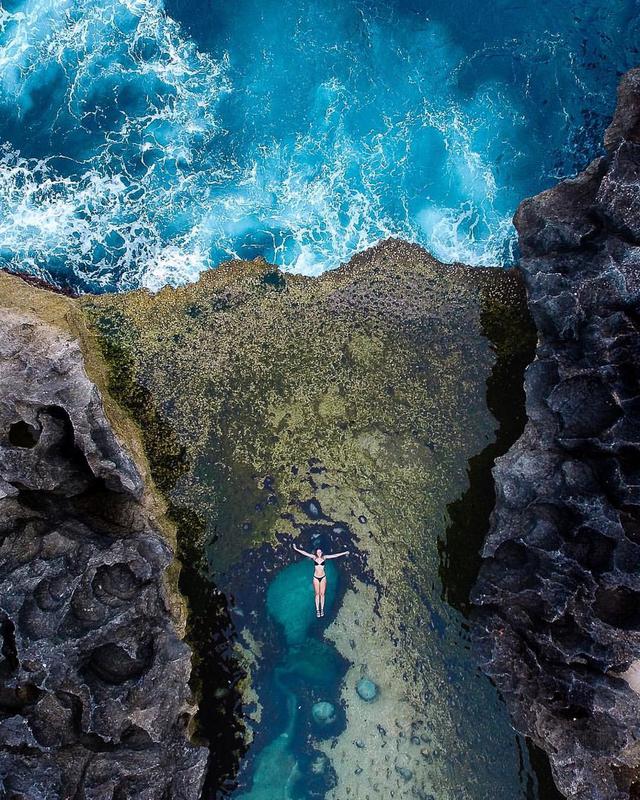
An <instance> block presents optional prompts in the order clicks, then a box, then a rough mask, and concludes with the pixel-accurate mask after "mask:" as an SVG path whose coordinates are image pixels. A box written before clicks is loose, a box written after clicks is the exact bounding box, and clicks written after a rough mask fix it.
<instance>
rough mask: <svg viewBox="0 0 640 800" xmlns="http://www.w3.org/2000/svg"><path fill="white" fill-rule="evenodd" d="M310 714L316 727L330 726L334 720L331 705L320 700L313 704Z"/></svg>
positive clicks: (334, 711) (333, 709)
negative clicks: (316, 724)
mask: <svg viewBox="0 0 640 800" xmlns="http://www.w3.org/2000/svg"><path fill="white" fill-rule="evenodd" d="M311 714H312V716H313V719H314V720H315V722H317V723H318V725H331V724H332V723H333V722H335V719H336V708H335V706H334V705H333V703H328V702H327V701H326V700H321V701H320V702H319V703H314V704H313V706H312V708H311Z"/></svg>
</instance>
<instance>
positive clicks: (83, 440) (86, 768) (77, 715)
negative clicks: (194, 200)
mask: <svg viewBox="0 0 640 800" xmlns="http://www.w3.org/2000/svg"><path fill="white" fill-rule="evenodd" d="M0 529H1V530H0V536H1V545H0V548H1V549H0V630H1V633H2V648H1V655H0V674H1V684H0V786H1V787H2V788H1V789H0V794H1V796H2V797H7V798H29V800H44V799H45V798H46V799H47V800H54V798H55V799H56V800H57V798H65V797H82V798H87V800H89V798H91V800H102V798H122V800H125V798H133V797H135V798H148V800H151V798H163V799H164V798H185V800H186V798H197V797H198V796H199V790H200V785H201V782H202V777H203V773H204V768H205V764H206V751H205V750H204V749H202V748H198V747H195V746H194V745H192V744H191V743H190V742H189V738H188V734H187V726H188V725H189V722H190V720H191V717H192V715H193V712H194V708H193V705H192V700H191V696H190V692H189V688H188V685H187V681H188V676H189V672H190V652H189V650H188V648H187V646H186V645H185V644H184V643H183V642H182V641H181V640H180V638H179V637H178V635H177V632H176V629H175V623H174V620H173V617H172V612H171V604H170V598H169V596H168V593H167V590H166V588H165V584H164V571H165V569H166V567H167V565H168V564H169V563H170V561H171V559H172V552H171V548H170V547H169V545H168V544H167V543H166V542H165V540H164V538H163V536H162V535H161V533H160V531H159V529H158V528H157V526H156V525H155V524H154V522H153V520H152V518H151V516H150V513H149V511H148V510H147V507H146V504H145V502H144V496H143V485H142V480H141V477H140V475H139V473H138V470H137V468H136V466H135V465H134V463H133V462H132V460H131V459H130V458H129V456H128V455H127V454H126V453H125V451H124V450H123V448H122V447H121V445H120V444H119V442H118V440H117V439H116V437H115V436H114V434H113V432H112V429H111V427H110V425H109V423H108V421H107V419H106V417H105V415H104V412H103V409H102V404H101V401H100V397H99V395H98V391H97V389H96V387H95V386H94V385H93V383H92V382H91V381H90V380H89V379H88V377H87V375H86V373H85V370H84V367H83V359H82V355H81V351H80V348H79V346H78V344H77V343H76V342H75V341H73V339H71V338H70V337H68V336H67V335H66V334H64V333H62V332H61V331H60V330H58V329H56V328H55V327H52V326H49V325H47V324H44V323H43V322H42V321H40V320H38V319H37V318H36V317H31V316H29V315H26V314H20V313H17V312H14V311H11V310H7V309H3V316H2V320H1V322H0Z"/></svg>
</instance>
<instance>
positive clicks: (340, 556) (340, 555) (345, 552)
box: [325, 550, 349, 558]
mask: <svg viewBox="0 0 640 800" xmlns="http://www.w3.org/2000/svg"><path fill="white" fill-rule="evenodd" d="M348 555H349V551H348V550H345V551H344V553H333V554H332V555H328V556H325V558H342V556H348Z"/></svg>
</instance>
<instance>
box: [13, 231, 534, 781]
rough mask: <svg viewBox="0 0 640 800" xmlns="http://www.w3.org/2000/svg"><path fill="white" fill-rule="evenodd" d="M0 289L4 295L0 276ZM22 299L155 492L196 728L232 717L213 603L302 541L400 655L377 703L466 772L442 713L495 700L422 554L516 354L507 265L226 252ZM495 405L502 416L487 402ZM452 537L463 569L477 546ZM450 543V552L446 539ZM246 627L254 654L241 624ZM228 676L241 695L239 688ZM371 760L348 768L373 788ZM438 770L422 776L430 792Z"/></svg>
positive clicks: (491, 422)
mask: <svg viewBox="0 0 640 800" xmlns="http://www.w3.org/2000/svg"><path fill="white" fill-rule="evenodd" d="M7 280H9V281H11V282H12V283H11V287H12V288H11V291H12V292H14V293H17V295H20V293H21V292H22V289H16V288H15V287H16V284H15V281H16V279H13V278H10V279H7ZM18 283H19V281H18ZM34 292H35V293H36V295H37V297H38V300H37V302H38V303H39V304H40V308H39V310H38V313H40V314H43V315H44V316H51V315H53V316H55V318H56V319H59V320H61V324H64V325H67V326H68V327H71V328H72V329H73V330H74V331H75V332H76V335H77V336H78V337H79V339H80V340H81V342H82V344H83V348H84V349H85V351H86V353H87V354H88V358H87V363H88V369H89V370H90V371H92V372H93V373H94V374H95V376H96V383H97V385H98V386H99V387H100V388H101V390H102V391H103V395H104V398H105V405H106V408H107V413H108V414H109V416H110V417H111V418H112V419H113V420H115V427H116V428H117V430H118V431H119V432H121V434H122V435H123V436H124V438H125V439H126V440H127V441H129V442H131V447H132V449H133V450H136V451H137V456H138V458H137V460H138V461H139V462H148V465H149V470H147V477H148V478H149V476H152V477H153V482H154V484H155V486H156V487H157V489H158V490H159V491H158V492H157V493H152V495H151V496H152V497H157V503H158V504H159V506H161V505H162V504H163V502H166V504H167V507H168V509H169V517H170V520H171V523H170V524H168V525H167V531H168V535H170V536H171V535H172V533H171V530H172V526H175V528H176V529H177V542H178V555H179V558H180V560H181V562H182V579H181V588H182V590H183V591H184V592H185V593H186V594H187V597H188V600H189V603H190V608H191V612H190V618H189V626H188V632H189V635H190V638H191V641H192V643H193V644H194V646H195V648H196V655H195V661H194V675H195V676H196V684H197V683H198V682H199V681H200V682H201V684H202V694H201V698H202V700H203V707H204V708H205V712H206V706H207V703H209V706H210V712H211V714H210V715H211V718H212V719H213V720H214V721H213V722H212V723H211V724H212V726H213V727H216V726H217V727H218V728H220V727H221V724H220V717H219V707H220V706H221V705H222V706H224V704H225V703H226V708H227V712H225V713H227V714H233V713H234V711H233V709H234V708H235V707H236V701H235V700H234V692H233V691H231V692H227V694H226V695H224V694H223V693H221V692H220V691H218V690H217V689H216V690H215V691H213V690H214V689H215V688H216V687H215V680H217V678H216V677H215V676H213V677H212V655H211V654H212V652H213V651H214V650H215V648H216V647H218V645H217V644H216V643H215V642H214V639H215V636H214V633H213V632H215V631H216V630H223V629H225V627H226V628H227V629H231V628H230V627H229V626H230V618H229V615H228V611H227V609H226V600H225V597H226V596H231V595H232V594H234V593H235V595H236V602H239V603H242V602H244V601H245V600H246V599H247V598H248V597H252V596H253V597H255V598H258V597H259V596H260V592H262V591H264V590H265V589H266V586H267V584H268V583H269V581H270V580H271V579H272V578H273V574H270V571H272V570H273V569H274V568H277V567H278V566H279V565H284V564H288V563H290V561H291V557H292V551H291V547H290V542H291V541H292V540H293V539H297V541H298V542H299V544H301V546H303V547H306V548H309V547H311V546H313V543H314V542H316V540H318V537H319V540H321V541H322V546H323V547H324V549H329V550H338V549H350V550H352V557H351V561H347V562H340V564H339V570H340V573H341V574H345V575H346V576H348V575H349V574H353V575H355V574H356V573H357V574H358V575H359V576H360V578H362V577H363V576H364V575H365V574H366V575H367V576H368V578H367V580H368V581H369V582H370V581H371V580H373V581H374V582H375V586H376V587H377V589H376V593H377V598H378V599H377V600H374V601H373V602H374V603H375V604H377V613H378V617H375V616H374V617H373V618H372V620H373V621H372V623H371V625H372V626H373V627H372V631H373V630H374V628H375V631H374V633H375V636H374V639H373V641H378V640H379V641H383V640H384V641H386V642H388V643H389V646H390V647H391V648H392V649H391V650H390V651H389V652H393V651H394V650H393V649H394V648H397V649H399V650H400V651H401V652H402V653H403V657H402V662H399V661H398V662H397V663H395V661H394V659H395V657H391V656H390V657H389V659H388V662H389V663H384V664H381V665H378V666H379V667H380V669H379V670H378V669H377V670H376V682H377V683H379V685H380V692H381V695H380V696H381V697H383V698H387V699H386V700H385V702H386V703H387V704H389V707H392V704H393V703H394V702H396V701H395V700H394V699H393V698H394V697H396V695H395V694H394V693H393V692H391V693H390V692H389V682H394V681H395V682H396V683H397V682H398V681H400V682H402V683H403V684H405V683H406V687H404V688H403V697H406V698H407V702H408V703H412V704H413V705H412V706H411V707H412V708H416V709H417V708H418V707H419V706H420V704H422V705H424V702H425V697H427V696H431V697H432V698H433V702H432V704H431V706H430V712H429V713H431V719H432V720H433V725H434V726H435V727H438V728H439V737H440V741H439V748H440V749H441V750H446V748H450V750H451V753H460V757H459V758H458V757H457V756H455V755H453V756H452V755H450V757H449V761H450V762H451V769H453V770H456V769H457V770H458V771H459V773H460V775H459V780H461V781H463V782H464V780H466V778H464V777H463V776H462V775H463V773H464V775H467V774H468V776H469V777H468V780H469V781H473V780H476V778H473V771H474V770H476V769H477V765H475V766H474V761H473V758H469V759H466V756H465V755H464V754H465V753H469V752H473V748H474V747H478V748H481V747H482V745H480V744H478V743H477V742H475V739H474V735H473V734H469V737H470V738H469V739H468V740H464V737H463V740H461V739H460V734H459V726H460V720H462V719H463V718H464V716H465V715H468V713H469V697H470V696H472V697H475V698H476V699H477V698H480V700H478V703H480V705H482V704H483V703H484V711H482V709H479V710H478V713H485V712H486V711H487V708H489V707H491V708H492V709H493V705H492V704H493V703H494V700H493V699H491V698H492V697H493V695H491V690H490V689H487V687H486V686H485V687H484V688H482V689H480V690H478V689H477V687H475V685H472V682H473V680H475V678H472V677H470V675H471V672H472V669H471V667H470V666H469V663H468V655H465V654H464V652H463V651H465V652H466V650H465V648H466V645H465V644H464V635H463V627H462V623H461V621H460V619H459V617H458V616H457V612H454V611H453V610H452V608H451V607H450V606H448V605H447V604H446V603H444V602H443V595H444V594H445V593H447V595H449V594H451V595H452V596H454V595H455V596H464V595H465V592H466V591H467V589H466V584H467V583H468V581H469V578H470V576H469V575H466V574H465V575H464V580H463V586H462V589H460V587H458V589H457V591H456V592H451V591H450V589H449V588H448V587H444V588H443V586H442V585H441V578H442V577H444V578H445V580H447V581H453V582H455V581H456V580H457V577H456V576H457V574H458V573H459V574H460V575H461V576H462V575H463V573H464V569H461V570H457V569H456V565H455V563H454V564H453V566H452V565H451V564H449V565H448V568H447V569H444V570H443V569H442V558H443V556H442V551H443V548H444V549H445V550H446V540H447V537H448V535H449V534H448V533H447V529H448V526H449V525H450V524H451V518H450V516H449V513H448V509H449V508H450V507H451V504H453V503H456V502H458V503H460V502H461V498H464V497H468V499H469V502H468V503H466V505H465V504H463V506H462V511H460V510H458V512H456V513H457V515H458V516H460V515H461V514H463V515H464V516H465V517H467V518H470V519H471V525H473V517H474V508H472V507H471V506H473V504H474V502H475V501H474V494H473V492H472V491H471V492H470V488H469V481H468V474H469V473H468V470H469V462H470V459H473V458H474V457H475V458H477V457H479V454H482V453H485V454H488V453H490V452H491V453H493V451H490V449H488V448H490V447H491V446H492V443H493V442H494V440H495V435H496V429H497V427H498V424H497V421H496V419H495V418H494V416H493V415H492V413H491V411H490V409H489V406H488V404H487V387H488V382H489V386H490V382H491V380H492V376H493V380H494V383H495V380H496V375H498V376H501V375H504V376H507V377H508V376H509V375H511V377H513V375H515V376H516V378H518V376H519V370H520V371H521V368H522V366H523V364H524V361H525V360H526V357H527V353H529V352H530V351H531V335H532V331H531V327H530V324H529V320H528V314H527V312H526V304H525V298H524V291H523V288H522V285H521V282H520V280H519V278H518V275H517V273H515V272H514V271H503V270H489V269H472V268H467V267H464V266H461V265H443V264H440V263H439V262H437V261H436V260H435V259H433V258H431V257H430V256H429V255H428V254H427V253H425V252H424V251H423V250H422V249H421V248H419V247H417V246H413V245H409V244H406V243H403V242H399V241H389V242H386V243H383V244H381V245H380V246H378V247H376V248H373V249H371V250H369V251H367V252H366V253H363V254H362V255H360V256H357V257H356V258H354V259H353V260H352V261H351V262H350V263H349V264H348V265H345V266H344V267H342V268H340V269H338V270H336V271H334V272H331V273H326V274H324V275H323V276H321V277H319V278H306V277H302V276H296V275H289V274H283V273H281V272H278V271H277V270H274V269H273V267H271V266H269V265H268V264H266V263H264V262H262V261H254V262H232V263H229V264H226V265H223V266H222V267H220V268H219V269H217V270H215V271H211V272H207V273H204V274H203V275H202V276H201V277H200V279H199V281H198V282H197V283H194V284H190V285H187V286H183V287H179V288H165V289H163V290H162V291H160V292H159V293H157V294H151V293H149V292H147V291H136V292H132V293H127V294H121V295H102V296H99V297H95V296H84V297H82V298H79V299H70V298H66V297H64V298H63V297H59V296H54V295H50V294H49V293H47V292H43V293H42V294H43V295H44V296H45V298H44V299H43V298H42V296H41V295H39V294H38V292H40V290H35V289H33V288H32V287H29V289H28V293H29V302H34V301H33V296H34V295H33V293H34ZM47 298H49V299H47ZM14 301H15V302H17V303H24V302H25V298H24V297H22V296H21V297H17V298H13V299H11V298H9V300H7V302H9V303H11V302H14ZM496 370H498V372H496ZM500 370H502V371H501V372H500ZM518 379H519V378H518ZM500 380H502V378H500ZM495 388H496V387H495V386H494V391H495ZM498 390H499V387H498ZM498 394H499V391H498ZM505 408H506V410H505ZM500 413H503V416H504V415H506V416H507V417H508V415H509V413H510V412H509V407H508V403H507V404H506V406H505V404H503V407H502V409H501V411H500ZM514 413H516V411H515V410H514ZM518 413H519V412H518ZM507 444H508V443H507ZM490 460H491V459H490V458H485V459H484V461H482V469H483V470H484V472H485V473H487V470H488V469H489V468H490ZM149 484H150V485H151V483H150V482H149ZM481 513H482V514H484V513H485V510H482V512H481ZM461 530H462V531H464V530H466V529H465V528H464V527H460V526H458V538H459V539H460V531H461ZM464 535H466V534H464ZM314 537H315V538H314ZM439 544H440V548H439ZM469 549H470V552H469V558H471V559H473V558H474V557H475V550H477V542H475V541H473V542H472V541H470V543H469ZM456 552H457V553H458V556H457V557H458V558H459V557H460V554H461V553H462V558H463V559H465V560H466V557H467V554H466V552H465V544H464V536H463V540H462V542H460V541H458V542H457V544H456ZM254 564H255V567H254ZM265 565H266V566H267V567H268V569H263V567H265ZM308 566H310V565H308ZM471 577H473V576H471ZM243 581H244V583H243ZM216 586H217V587H218V588H219V589H221V590H222V593H220V592H218V590H217V589H216V588H215V587H216ZM341 591H344V586H343V588H342V590H341ZM367 596H368V595H367ZM243 598H244V600H243ZM361 598H364V595H363V594H361ZM247 602H248V601H247ZM256 602H257V600H256ZM310 602H312V595H311V598H310ZM347 606H348V608H349V611H348V613H349V614H351V613H352V611H351V610H352V609H353V614H354V615H355V616H354V619H353V625H357V624H358V618H359V616H362V617H363V616H364V615H365V614H366V613H368V611H369V610H370V609H368V608H365V607H362V608H360V606H358V603H357V602H356V601H355V600H354V601H349V603H348V604H347ZM339 613H341V612H339ZM346 613H347V612H346V611H345V614H346ZM345 620H346V617H344V619H343V623H344V621H345ZM336 624H337V628H336V629H335V630H334V631H333V634H332V636H333V640H334V641H335V642H336V646H337V647H338V650H339V651H340V652H341V653H342V655H343V656H344V657H346V658H347V659H352V658H359V659H361V661H362V663H360V664H357V665H355V666H354V668H356V667H357V669H359V670H361V671H360V675H362V674H364V673H363V670H366V668H368V667H369V666H370V665H369V664H368V663H365V662H366V661H367V660H368V656H367V655H366V650H365V651H363V650H362V648H361V647H360V645H359V644H358V641H356V644H355V649H354V647H352V645H351V644H350V639H351V638H352V637H351V634H350V631H349V630H347V629H346V627H345V624H346V623H345V624H343V626H342V628H341V627H340V624H341V623H340V618H339V619H338V620H337V623H336ZM247 630H249V629H247ZM374 633H371V635H372V636H373V635H374ZM250 634H251V637H253V638H252V640H253V641H254V643H255V645H256V647H258V648H263V647H267V648H268V646H269V644H270V643H269V642H261V641H260V628H259V627H258V628H256V629H251V630H250ZM375 637H377V639H376V638H375ZM380 637H382V638H380ZM365 638H366V637H364V634H363V636H362V641H365ZM216 652H218V651H216ZM380 652H381V653H384V652H386V650H385V647H382V648H381V650H380ZM354 653H358V655H357V656H355V655H354ZM370 655H371V657H373V655H374V654H373V651H371V653H370ZM375 655H376V656H377V655H378V654H377V653H376V654H375ZM380 657H382V656H380ZM465 659H467V660H466V661H465ZM255 661H256V657H255V656H252V657H251V658H249V659H248V663H249V662H251V663H253V662H255ZM391 662H394V663H391ZM256 663H257V662H256ZM456 671H457V672H456ZM452 676H453V677H452ZM218 677H219V676H218ZM353 678H354V679H353V680H351V679H352V676H349V680H351V684H350V686H351V689H350V691H351V692H353V686H354V685H355V682H356V680H357V677H355V676H353ZM207 681H208V683H207ZM452 686H455V687H456V693H455V694H452V689H451V687H452ZM465 686H466V688H465ZM237 687H238V689H237V690H234V691H240V689H241V690H242V691H243V692H247V693H248V692H249V681H248V679H247V678H246V677H243V678H242V679H238V682H237ZM460 687H462V689H461V688H460ZM469 693H470V694H469ZM474 693H475V694H474ZM483 693H484V694H483ZM214 695H215V701H212V700H211V698H212V697H214ZM225 697H226V698H228V699H224V698H225ZM482 698H484V699H482ZM356 699H357V698H356ZM403 702H404V700H403ZM474 702H475V700H474ZM496 702H497V701H496ZM360 703H361V706H366V707H368V704H362V702H361V701H360ZM487 704H488V705H487ZM378 706H379V703H374V704H371V708H372V709H373V708H378ZM471 710H472V712H473V709H471ZM494 711H495V709H494V710H492V711H491V713H494ZM205 712H203V711H201V714H202V713H205ZM347 712H348V709H347ZM495 713H496V714H498V715H499V714H500V713H502V712H501V711H500V710H499V709H498V711H495ZM216 714H218V716H217V717H216ZM205 716H206V713H205ZM347 718H349V713H347ZM216 719H217V722H216ZM348 724H352V723H351V722H349V723H348ZM500 725H501V726H502V723H500ZM205 727H206V726H205ZM503 727H504V730H507V727H506V722H505V725H504V726H503ZM501 730H503V728H501ZM238 735H240V730H238V731H236V732H235V733H234V732H233V731H232V732H231V734H230V736H238ZM363 735H364V734H363ZM465 735H466V734H465ZM500 735H501V736H502V735H503V734H500ZM504 735H505V736H506V733H505V734H504ZM347 745H348V742H347V743H346V744H345V747H346V746H347ZM225 746H226V745H225ZM496 746H498V745H496ZM465 748H466V749H465ZM339 749H340V748H338V751H339ZM483 752H484V751H483ZM328 755H329V757H331V755H330V754H328ZM483 757H484V756H483ZM465 759H466V760H465ZM461 765H464V766H461ZM383 766H384V759H382V758H381V759H380V765H379V768H380V769H383ZM377 769H378V767H375V768H374V767H372V768H371V769H370V770H369V771H368V773H367V772H365V773H363V774H365V775H367V774H368V777H367V780H370V781H375V780H378V779H380V776H377V772H376V770H377ZM384 769H385V770H386V769H387V768H386V767H384ZM385 774H386V773H385ZM389 774H392V775H395V776H397V775H398V773H397V772H395V771H394V770H393V769H391V770H390V773H389ZM434 775H435V773H434ZM345 776H346V773H344V774H342V773H339V776H338V777H339V780H342V781H343V782H344V781H345V780H346V777H345ZM376 776H377V777H376ZM363 779H364V778H363ZM400 779H401V776H400ZM448 780H449V778H447V777H446V775H444V774H442V773H438V775H436V776H435V777H433V786H434V787H435V788H437V789H438V791H440V792H441V794H442V796H443V797H446V796H447V792H446V791H445V789H446V786H447V785H448V784H447V781H448ZM451 780H455V777H452V778H451ZM443 787H444V788H443ZM387 789H388V790H389V791H391V790H394V791H395V789H394V787H393V786H392V785H389V786H387ZM354 791H355V789H354Z"/></svg>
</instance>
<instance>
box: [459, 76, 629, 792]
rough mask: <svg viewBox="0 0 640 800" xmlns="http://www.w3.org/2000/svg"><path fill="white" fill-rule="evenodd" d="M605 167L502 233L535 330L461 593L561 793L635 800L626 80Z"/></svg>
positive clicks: (519, 720)
mask: <svg viewBox="0 0 640 800" xmlns="http://www.w3.org/2000/svg"><path fill="white" fill-rule="evenodd" d="M605 145H606V154H605V155H604V156H603V157H602V158H600V159H598V160H596V161H594V162H593V163H592V164H591V165H590V166H589V167H588V168H587V169H586V170H585V172H583V173H582V174H581V175H579V176H578V177H577V178H575V179H574V180H569V181H565V182H563V183H561V184H559V185H558V186H557V187H556V188H554V189H551V190H549V191H547V192H544V193H542V194H541V195H538V196H537V197H534V198H533V199H531V200H527V201H525V202H524V203H522V205H521V206H520V208H519V209H518V212H517V213H516V216H515V224H516V227H517V229H518V234H519V240H520V247H521V251H522V260H521V264H520V267H521V270H522V274H523V276H524V280H525V282H526V285H527V292H528V298H529V307H530V309H531V312H532V315H533V318H534V321H535V323H536V327H537V329H538V336H539V342H538V348H537V354H536V359H535V361H534V362H533V363H532V365H531V366H530V367H529V369H528V370H527V373H526V380H525V385H526V392H527V416H528V420H529V421H528V423H527V427H526V430H525V432H524V434H523V436H522V438H521V439H520V440H519V441H518V442H517V443H516V444H515V445H514V447H513V448H512V449H511V450H510V451H509V453H508V454H507V455H506V456H505V457H504V458H501V459H500V460H499V461H498V464H497V466H496V468H495V472H494V475H495V480H496V485H497V504H496V509H495V512H494V515H493V519H492V525H491V531H490V533H489V536H488V538H487V541H486V544H485V547H484V551H483V555H484V557H485V562H484V564H483V567H482V570H481V573H480V577H479V581H478V584H477V587H476V589H475V592H474V599H475V602H476V603H477V604H478V605H479V606H480V611H479V613H478V615H477V622H478V628H477V630H478V638H479V643H480V650H481V654H482V659H483V662H484V668H485V670H486V671H487V673H488V674H489V675H491V676H492V677H493V679H494V680H495V681H496V684H497V685H498V687H499V689H500V691H501V692H502V694H503V696H504V697H505V699H506V701H507V703H508V705H509V707H510V709H511V712H512V714H513V717H514V720H515V722H516V725H517V727H518V728H519V730H521V731H523V732H524V733H526V734H528V735H529V736H530V737H532V738H533V739H534V741H536V742H537V743H539V744H540V745H541V746H542V747H544V748H545V749H546V750H547V751H548V753H549V755H550V758H551V763H552V766H553V772H554V776H555V779H556V782H557V784H558V786H559V787H560V789H561V790H562V792H563V793H564V794H565V795H566V796H567V797H571V798H581V800H605V798H606V800H622V799H623V798H629V797H637V796H639V792H640V746H639V744H638V740H639V738H640V697H639V694H638V686H639V682H638V659H639V658H640V570H639V567H640V513H639V512H640V508H639V506H640V423H639V420H640V332H639V323H640V177H639V176H640V71H639V70H634V71H631V72H630V73H628V74H627V75H626V76H625V77H624V78H623V80H622V83H621V86H620V90H619V93H618V105H617V109H616V112H615V116H614V119H613V122H612V124H611V126H610V127H609V129H608V130H607V133H606V136H605Z"/></svg>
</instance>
